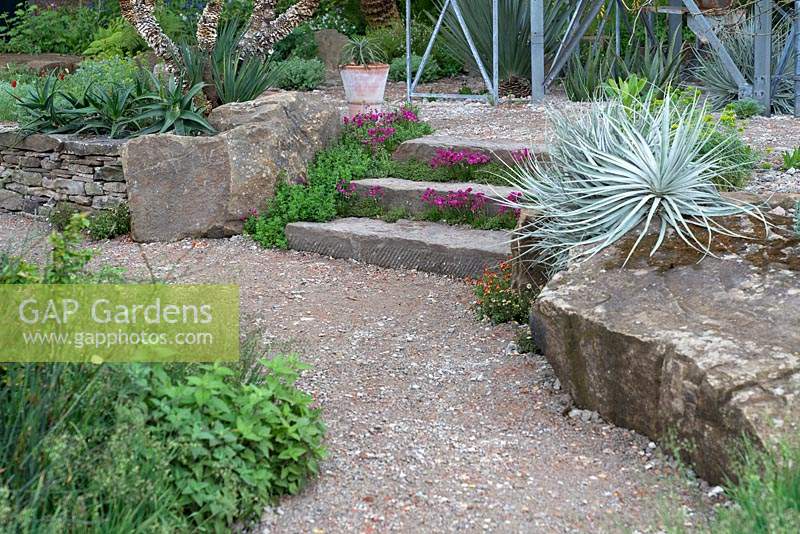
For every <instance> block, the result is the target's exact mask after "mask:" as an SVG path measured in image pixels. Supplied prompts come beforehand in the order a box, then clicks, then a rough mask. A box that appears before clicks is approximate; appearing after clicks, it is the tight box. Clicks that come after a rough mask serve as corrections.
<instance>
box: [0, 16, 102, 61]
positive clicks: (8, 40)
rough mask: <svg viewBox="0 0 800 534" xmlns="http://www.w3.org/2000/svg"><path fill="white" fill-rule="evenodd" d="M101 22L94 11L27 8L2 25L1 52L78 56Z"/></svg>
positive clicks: (0, 31) (0, 32)
mask: <svg viewBox="0 0 800 534" xmlns="http://www.w3.org/2000/svg"><path fill="white" fill-rule="evenodd" d="M103 20H104V14H103V13H102V12H101V10H97V9H93V8H88V7H78V8H74V7H59V8H55V9H50V8H41V7H39V6H36V5H28V6H27V7H24V8H20V9H18V10H17V11H16V12H15V13H14V15H13V17H11V18H10V19H5V20H3V21H2V22H3V24H2V25H1V26H0V36H2V37H3V38H4V41H5V42H4V43H3V44H2V50H3V51H4V52H17V53H23V54H41V53H45V52H50V53H56V54H81V53H82V52H83V51H84V50H86V48H87V47H88V46H89V43H90V42H91V41H92V36H93V35H94V32H95V30H96V29H97V28H98V27H99V26H100V25H101V24H102V22H103Z"/></svg>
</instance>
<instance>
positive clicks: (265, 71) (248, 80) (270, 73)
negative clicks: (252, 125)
mask: <svg viewBox="0 0 800 534" xmlns="http://www.w3.org/2000/svg"><path fill="white" fill-rule="evenodd" d="M244 30H245V25H244V24H243V23H241V22H237V21H231V22H229V23H227V24H225V25H223V26H222V27H221V28H220V30H219V34H218V38H217V44H216V46H215V47H214V52H213V54H212V55H211V78H212V80H213V82H214V87H215V88H216V91H217V96H219V99H220V100H221V101H222V103H223V104H227V103H229V102H246V101H248V100H253V99H254V98H256V97H257V96H259V95H260V94H261V93H263V92H264V91H266V90H267V89H269V88H270V87H273V86H275V85H276V83H277V81H278V78H279V76H280V72H279V71H277V70H276V69H275V68H274V65H273V64H272V62H271V61H270V60H269V59H266V60H265V59H263V58H261V57H249V58H246V59H241V58H240V57H239V51H238V50H237V48H236V46H237V44H238V42H239V40H240V38H241V36H242V34H243V33H244ZM311 41H312V42H314V39H313V35H312V36H311Z"/></svg>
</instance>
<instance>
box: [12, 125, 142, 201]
mask: <svg viewBox="0 0 800 534" xmlns="http://www.w3.org/2000/svg"><path fill="white" fill-rule="evenodd" d="M125 143H126V141H125V140H120V139H102V138H78V137H75V136H66V135H44V134H33V135H29V136H21V135H20V134H19V133H18V132H16V131H13V130H8V131H4V132H0V211H23V212H27V213H32V214H36V215H47V214H48V213H49V212H50V211H51V210H52V209H53V207H54V206H55V205H56V204H61V203H66V204H71V205H72V206H74V207H76V208H78V209H81V210H102V209H107V208H111V207H114V206H117V205H119V204H120V203H123V202H126V201H127V190H128V186H127V183H126V181H125V177H124V175H123V172H122V163H121V160H120V150H121V148H122V146H123V145H124V144H125Z"/></svg>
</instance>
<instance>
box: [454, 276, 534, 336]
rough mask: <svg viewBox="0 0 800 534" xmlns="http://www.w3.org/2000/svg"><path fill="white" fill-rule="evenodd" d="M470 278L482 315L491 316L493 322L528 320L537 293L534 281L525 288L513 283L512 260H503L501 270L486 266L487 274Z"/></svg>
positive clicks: (476, 304) (477, 309) (480, 316)
mask: <svg viewBox="0 0 800 534" xmlns="http://www.w3.org/2000/svg"><path fill="white" fill-rule="evenodd" d="M469 282H470V283H471V284H472V285H473V292H474V294H475V297H476V299H477V300H476V302H475V312H476V313H477V315H478V318H479V319H483V318H486V319H489V320H490V321H491V322H492V323H493V324H500V323H507V322H509V321H516V322H518V323H525V322H527V320H528V312H529V310H530V307H531V303H532V302H533V299H534V297H535V294H534V292H533V290H532V288H531V286H530V285H528V287H526V288H524V289H521V290H520V289H517V288H514V287H513V284H512V273H511V264H510V263H508V262H503V263H501V264H500V268H499V270H491V269H485V270H484V271H483V276H481V277H480V278H478V279H477V280H469Z"/></svg>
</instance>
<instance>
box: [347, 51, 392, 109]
mask: <svg viewBox="0 0 800 534" xmlns="http://www.w3.org/2000/svg"><path fill="white" fill-rule="evenodd" d="M339 73H340V74H341V75H342V83H343V84H344V94H345V98H346V99H347V103H348V104H349V105H350V111H351V113H361V112H364V111H367V110H370V109H376V108H380V107H381V106H382V105H383V95H384V93H385V92H386V79H387V78H388V77H389V65H387V64H385V63H376V64H374V65H343V66H342V67H340V69H339Z"/></svg>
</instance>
